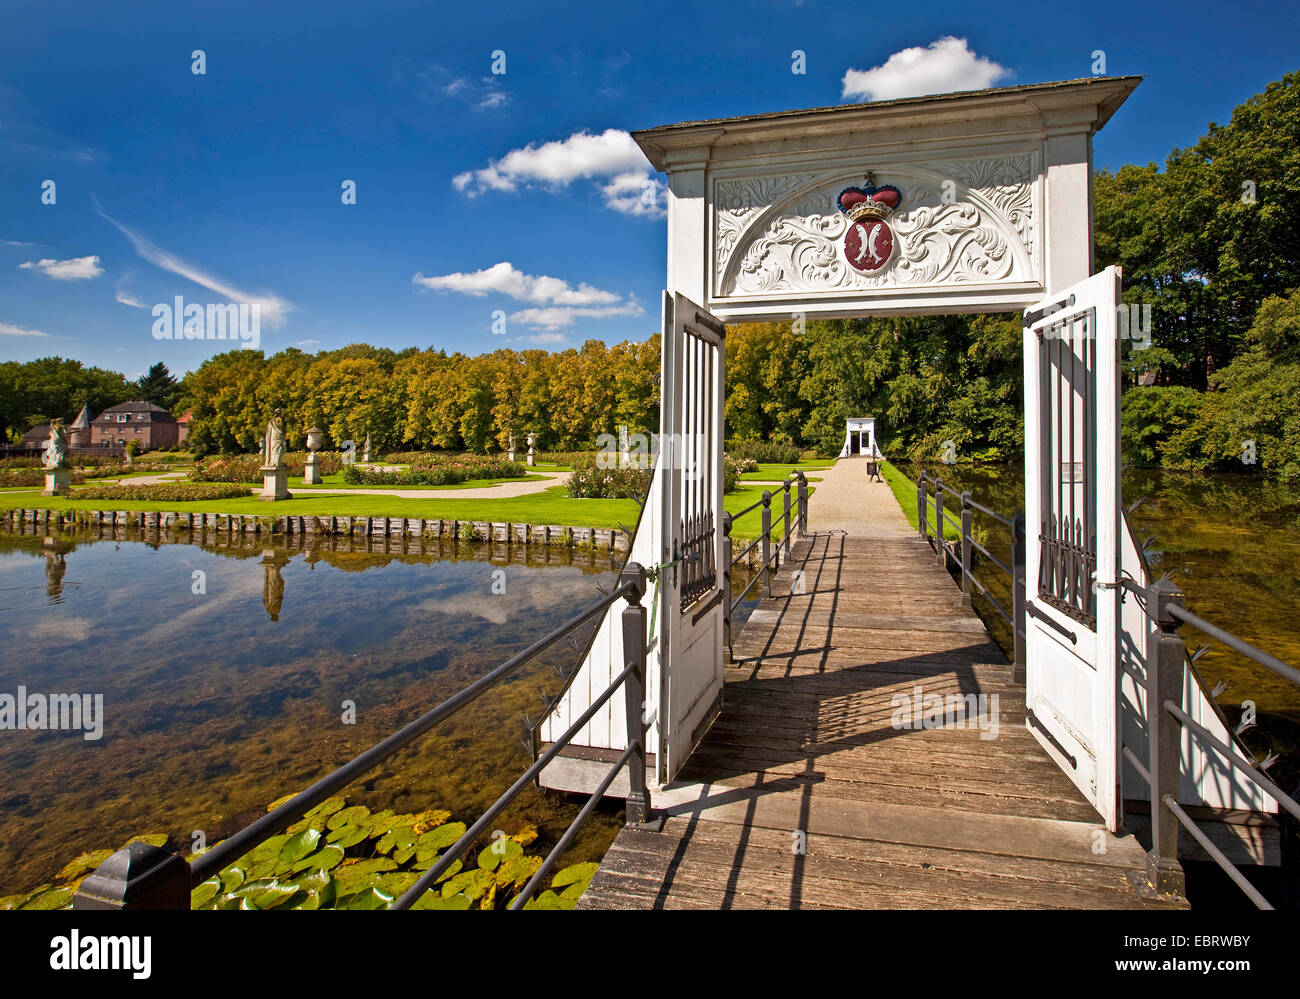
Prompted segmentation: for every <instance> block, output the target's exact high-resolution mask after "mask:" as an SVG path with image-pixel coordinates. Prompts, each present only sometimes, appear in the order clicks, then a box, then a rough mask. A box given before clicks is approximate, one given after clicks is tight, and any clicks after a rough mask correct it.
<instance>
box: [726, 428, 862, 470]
mask: <svg viewBox="0 0 1300 999" xmlns="http://www.w3.org/2000/svg"><path fill="white" fill-rule="evenodd" d="M842 437H843V434H840V438H842ZM838 439H839V438H837V440H838ZM727 453H728V454H730V455H731V456H732V457H733V458H752V459H753V460H754V461H756V462H757V463H758V464H760V465H797V464H798V463H799V449H798V448H797V447H795V446H794V445H793V444H791V443H789V442H788V441H753V440H737V441H728V442H727ZM835 453H836V454H838V453H839V445H838V444H836V446H835Z"/></svg>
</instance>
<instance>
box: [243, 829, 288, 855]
mask: <svg viewBox="0 0 1300 999" xmlns="http://www.w3.org/2000/svg"><path fill="white" fill-rule="evenodd" d="M289 839H290V837H289V836H288V835H280V836H272V837H271V838H270V839H268V840H264V841H263V842H262V843H260V844H259V845H257V846H255V847H253V849H252V850H251V851H249V852H248V853H247V854H245V856H247V857H248V859H249V860H265V859H266V858H267V857H278V856H279V855H280V847H282V846H284V844H285V843H287V842H289ZM241 859H242V858H241Z"/></svg>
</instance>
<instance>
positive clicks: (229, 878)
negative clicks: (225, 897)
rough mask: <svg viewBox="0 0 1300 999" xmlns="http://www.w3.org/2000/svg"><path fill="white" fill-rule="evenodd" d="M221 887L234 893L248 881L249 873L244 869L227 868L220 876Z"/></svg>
mask: <svg viewBox="0 0 1300 999" xmlns="http://www.w3.org/2000/svg"><path fill="white" fill-rule="evenodd" d="M219 877H220V878H221V886H222V887H223V888H224V889H225V890H226V891H227V892H232V891H234V890H235V889H236V888H238V887H239V886H240V885H242V884H243V883H244V882H245V881H247V880H248V872H247V871H246V870H244V868H242V867H233V866H232V867H227V868H226V869H225V870H224V871H222V872H221V874H220V875H219Z"/></svg>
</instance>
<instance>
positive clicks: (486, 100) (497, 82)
mask: <svg viewBox="0 0 1300 999" xmlns="http://www.w3.org/2000/svg"><path fill="white" fill-rule="evenodd" d="M391 78H392V82H393V84H394V85H396V86H398V87H402V88H409V89H412V90H413V91H414V92H415V94H416V96H417V97H419V98H420V100H422V101H424V102H425V103H426V104H428V105H430V106H431V107H441V106H442V105H444V104H445V103H446V101H447V100H448V99H451V100H456V101H460V102H462V103H464V104H466V105H468V106H469V107H470V108H471V109H473V110H475V111H494V110H496V109H497V108H503V107H505V106H506V105H508V104H509V103H510V100H511V97H510V92H509V91H507V90H506V89H505V88H504V87H503V86H502V77H500V76H480V77H468V76H455V75H454V74H453V73H452V72H451V70H449V69H447V68H446V67H445V66H442V65H439V64H437V63H429V64H427V65H423V66H417V65H415V64H414V63H412V62H411V61H410V60H409V59H405V58H399V59H397V60H395V61H394V63H393V67H392V71H391Z"/></svg>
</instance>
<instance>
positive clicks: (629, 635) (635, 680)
mask: <svg viewBox="0 0 1300 999" xmlns="http://www.w3.org/2000/svg"><path fill="white" fill-rule="evenodd" d="M629 577H631V578H632V579H634V580H635V582H636V586H637V588H636V590H635V591H634V592H633V593H632V594H631V595H630V596H629V597H628V598H627V606H626V607H624V608H623V658H624V659H626V660H627V665H628V666H630V667H632V672H631V673H630V674H629V675H628V678H627V679H626V680H625V681H624V682H623V696H624V702H623V703H624V708H625V712H626V714H627V744H628V746H629V747H635V752H633V753H632V755H631V756H630V757H629V758H628V761H627V780H628V789H627V813H626V820H627V824H628V825H641V824H642V823H645V822H648V821H649V819H650V793H649V791H647V790H646V783H645V764H646V748H645V743H646V723H645V679H646V655H645V643H646V613H645V607H643V606H642V605H641V598H642V596H644V595H645V589H646V574H645V569H644V568H642V567H641V566H640V565H639V564H638V563H636V562H629V563H628V564H627V566H626V567H625V568H624V569H623V572H622V581H623V582H627V581H628V579H629Z"/></svg>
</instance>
